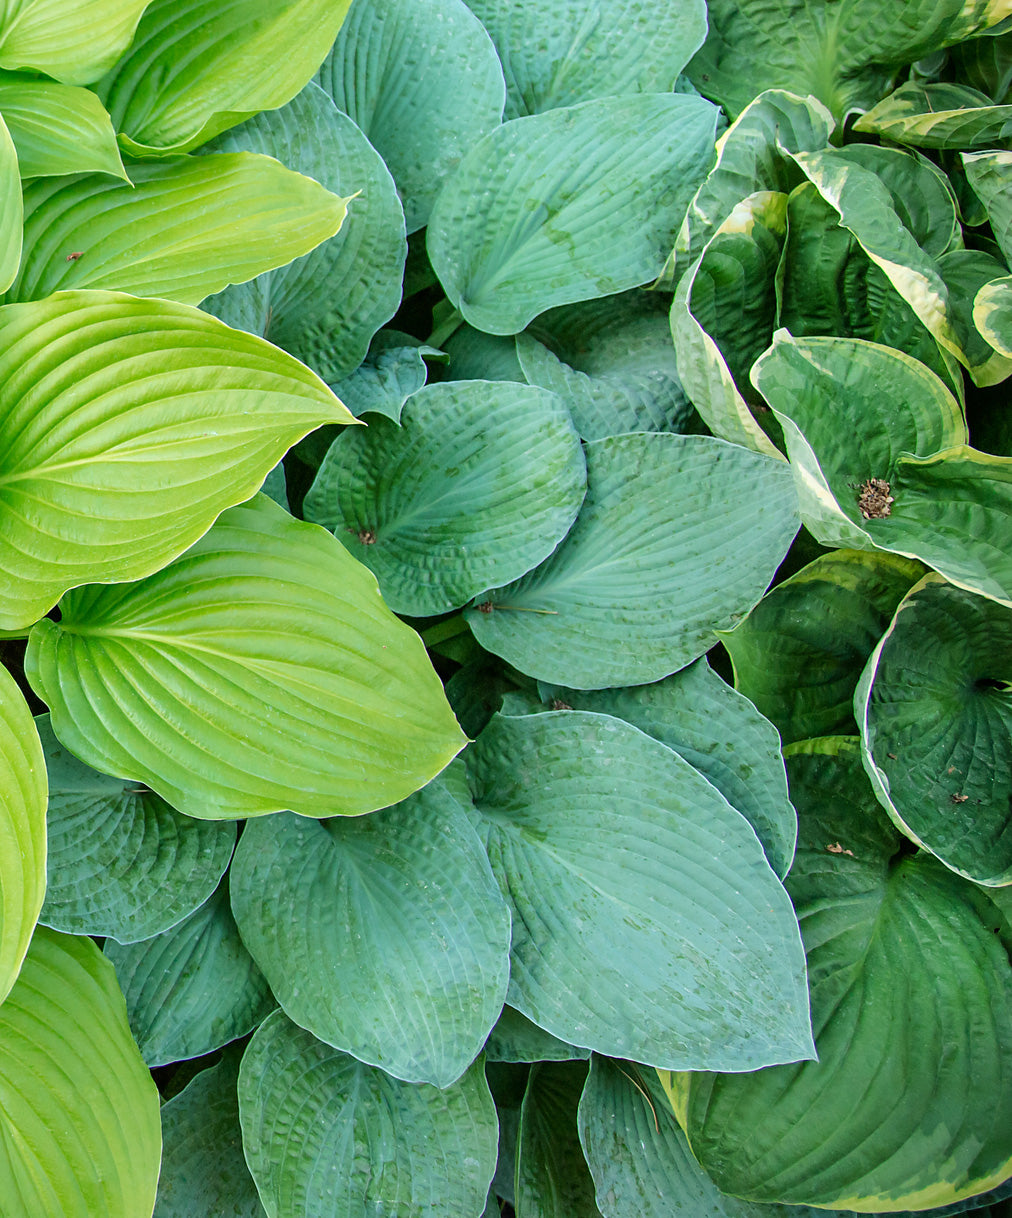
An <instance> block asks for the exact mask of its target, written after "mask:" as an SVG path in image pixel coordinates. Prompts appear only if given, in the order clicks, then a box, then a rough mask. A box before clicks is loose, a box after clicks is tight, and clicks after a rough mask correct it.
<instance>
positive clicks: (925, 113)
mask: <svg viewBox="0 0 1012 1218" xmlns="http://www.w3.org/2000/svg"><path fill="white" fill-rule="evenodd" d="M854 130H855V131H861V132H864V133H865V134H868V135H877V136H880V137H884V138H885V139H887V140H895V141H896V143H897V144H910V145H912V146H913V147H915V148H949V149H956V150H957V151H958V150H960V149H970V148H993V147H994V146H995V145H996V144H999V143H1002V142H1004V141H1005V140H1007V139H1008V138H1009V135H1010V134H1012V106H995V105H993V104H992V102H991V99H990V98H989V97H987V96H985V95H984V94H983V93H979V92H978V91H977V90H976V89H970V88H967V86H966V85H960V84H953V83H951V82H948V81H939V82H933V83H931V84H918V83H916V82H914V81H907V83H906V84H903V85H901V86H900V87H899V88H898V89H897V90H896V92H895V93H890V94H889V96H888V97H884V98H883V99H882V100H881V101H880V102H879V103H878V105H877V106H873V107H872V109H871V110H869V111H868V113H867V114H862V115H861V117H860V118H859V119H858V120H857V122H856V123H855V124H854Z"/></svg>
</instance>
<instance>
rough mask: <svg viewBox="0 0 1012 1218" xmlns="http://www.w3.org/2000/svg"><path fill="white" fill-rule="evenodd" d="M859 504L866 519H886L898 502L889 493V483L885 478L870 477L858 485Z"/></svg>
mask: <svg viewBox="0 0 1012 1218" xmlns="http://www.w3.org/2000/svg"><path fill="white" fill-rule="evenodd" d="M858 491H859V492H860V493H859V495H858V500H857V506H858V507H859V508H860V509H861V515H862V516H863V517H864V518H865V520H884V519H885V517H886V516H889V515H890V514H891V512H892V505H893V504H894V503H895V502H896V500H895V499H894V498H893V496H892V495H890V494H889V483H888V482H886V481H885V479H883V478H869V479H868V481H867V482H862V483H861V485H860V486H859V487H858Z"/></svg>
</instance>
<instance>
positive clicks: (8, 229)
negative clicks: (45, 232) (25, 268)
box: [0, 117, 24, 291]
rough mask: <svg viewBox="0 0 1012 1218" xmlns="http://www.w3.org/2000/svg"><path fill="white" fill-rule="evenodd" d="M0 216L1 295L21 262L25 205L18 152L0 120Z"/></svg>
mask: <svg viewBox="0 0 1012 1218" xmlns="http://www.w3.org/2000/svg"><path fill="white" fill-rule="evenodd" d="M0 215H2V216H3V232H0V291H6V290H7V289H8V288H9V287H10V286H11V284H12V283H13V282H14V280H15V278H16V276H17V273H18V265H19V263H20V261H21V246H22V221H23V216H24V203H23V201H22V196H21V177H20V175H19V171H18V154H17V150H16V149H15V147H14V141H13V140H12V139H11V134H10V132H9V131H8V130H7V124H6V123H5V122H4V120H3V118H2V117H0Z"/></svg>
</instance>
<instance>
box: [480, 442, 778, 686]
mask: <svg viewBox="0 0 1012 1218" xmlns="http://www.w3.org/2000/svg"><path fill="white" fill-rule="evenodd" d="M586 453H587V482H588V490H587V498H586V500H585V501H584V504H583V507H582V508H581V510H580V515H579V516H578V518H577V521H576V524H575V525H574V526H573V528H572V530H571V531H570V533H569V535H568V536H567V537H566V539H565V540H564V541H563V543H562V544H561V545H560V546H559V548H558V549H557V550H556V551H555V553H554V554H553V555H552V556H551V557H550V558H549V559H548V560H547V561H546V562H544V563H542V565H541V566H540V567H536V568H535V569H534V570H533V571H531V572H530V573H529V574H528V575H526V576H524V577H523V578H522V579H520V580H518V581H517V582H516V583H514V584H509V585H507V586H506V587H504V588H497V589H495V590H494V591H493V592H491V593H489V594H488V596H487V597H486V596H483V597H482V598H481V599H480V603H479V604H478V605H477V606H474V607H472V608H468V609H467V610H466V611H465V616H466V618H467V622H468V624H469V625H470V627H471V630H472V631H473V633H474V635H475V638H477V640H478V642H479V643H480V644H481V645H482V647H484V648H485V649H486V650H488V651H491V652H493V653H494V654H495V655H499V656H502V657H503V658H504V659H506V660H507V661H508V662H509V663H510V664H513V665H514V666H515V667H517V668H519V669H520V670H521V672H526V673H528V674H529V675H531V676H536V677H539V678H541V679H542V680H544V681H552V682H556V683H558V684H560V685H569V686H573V687H575V688H579V689H599V688H602V687H605V686H616V685H638V684H642V683H644V682H647V681H656V680H658V679H659V678H660V677H664V676H667V675H668V674H669V673H672V672H675V671H676V670H677V669H679V668H683V667H684V666H685V665H686V664H688V663H689V662H690V661H691V660H694V659H696V657H697V656H700V655H702V653H703V652H704V651H707V650H708V649H709V648H710V647H711V646H712V645H713V642H714V639H715V635H714V631H715V630H718V629H725V628H726V627H728V626H729V625H731V624H733V623H734V622H735V621H737V620H738V619H739V618H740V617H741V616H744V614H746V613H747V612H748V611H749V609H751V607H752V606H753V605H754V604H755V603H756V601H757V600H758V599H759V597H760V596H761V595H762V593H763V592H764V591H765V589H766V587H767V586H768V585H769V582H770V580H771V579H772V577H773V574H774V572H775V571H776V568H777V566H778V565H779V563H780V560H781V559H782V558H783V556H784V554H785V553H786V551H787V548H788V546H789V545H790V543H791V540H792V538H793V537H794V534H795V533H796V532H797V517H796V516H795V496H794V492H793V490H792V488H791V485H790V471H789V470H788V468H787V466H786V465H785V463H784V462H782V461H774V460H772V459H771V458H769V457H764V456H761V455H760V454H758V453H753V452H749V451H747V450H746V449H743V448H737V447H735V446H734V445H731V444H726V443H724V441H722V440H715V439H712V438H711V437H709V436H705V437H704V436H676V435H669V434H646V433H633V434H630V435H625V436H612V437H610V438H609V439H605V440H597V441H594V442H593V443H591V444H588V445H587V446H586ZM743 537H747V538H748V542H747V545H746V546H745V547H743V546H742V540H743ZM715 572H719V573H720V574H719V577H718V576H717V575H715Z"/></svg>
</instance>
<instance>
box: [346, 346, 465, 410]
mask: <svg viewBox="0 0 1012 1218" xmlns="http://www.w3.org/2000/svg"><path fill="white" fill-rule="evenodd" d="M426 358H428V359H435V360H439V361H441V362H443V363H445V362H446V356H445V355H444V354H443V352H442V351H439V350H438V349H437V348H436V347H430V346H429V345H428V344H427V343H419V342H418V339H417V338H412V337H411V335H409V334H402V333H401V332H400V331H399V330H380V331H379V333H378V334H376V335H375V337H374V338H373V340H372V343H371V344H370V345H369V353H368V354H367V355H366V357H365V359H364V360H363V361H362V363H361V364H359V366H358V367H357V368H356V369H355V370H354V372H352V373H350V374H349V375H348V376H346V377H344V378H343V379H341V380H340V381H337V382H335V384H334V385H333V386H331V387H332V388H333V390H334V392H335V393H336V394H337V396H338V397H339V398H340V399H341V401H342V402H344V404H345V406H347V407H348V409H349V410H350V411H351V413H352V414H353V415H356V416H360V415H363V414H365V413H367V412H369V411H372V412H373V413H374V414H384V415H386V417H387V418H388V419H393V421H394V422H395V423H398V422H400V417H401V411H402V410H403V409H404V403H405V402H406V401H407V400H408V398H409V397H411V395H412V394H413V393H417V392H418V390H419V389H421V387H422V386H423V385H424V384H425V381H426V378H427V377H428V374H429V370H428V367H427V365H426V363H425V360H426Z"/></svg>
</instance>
